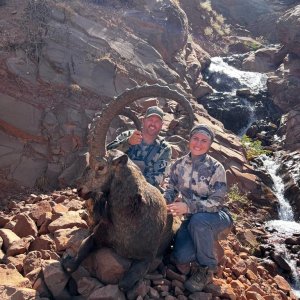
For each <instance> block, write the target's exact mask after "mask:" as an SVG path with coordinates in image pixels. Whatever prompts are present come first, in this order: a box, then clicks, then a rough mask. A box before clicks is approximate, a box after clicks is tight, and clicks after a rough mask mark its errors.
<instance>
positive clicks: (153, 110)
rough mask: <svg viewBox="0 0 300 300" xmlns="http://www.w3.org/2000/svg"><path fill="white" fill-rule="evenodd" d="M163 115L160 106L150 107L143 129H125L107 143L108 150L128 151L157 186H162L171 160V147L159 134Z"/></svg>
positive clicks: (146, 176) (145, 174)
mask: <svg viewBox="0 0 300 300" xmlns="http://www.w3.org/2000/svg"><path fill="white" fill-rule="evenodd" d="M163 116H164V113H163V111H162V110H161V109H160V108H159V107H158V106H151V107H149V108H148V109H147V111H146V114H145V116H144V119H143V123H142V125H143V126H142V131H139V130H128V131H125V132H123V133H121V134H120V135H118V136H117V137H116V139H115V140H114V141H112V142H111V143H110V144H108V145H107V150H110V149H118V150H121V151H123V152H124V153H126V154H127V155H128V156H129V158H130V159H131V160H132V161H134V162H135V163H136V164H137V165H138V166H139V168H140V169H141V171H142V173H143V175H144V176H145V178H146V180H147V181H148V182H149V183H150V184H152V185H154V186H155V187H157V188H160V184H161V182H162V180H163V177H164V174H165V172H166V169H167V166H168V164H169V162H170V160H171V147H170V145H169V144H168V143H167V142H166V141H165V140H164V139H163V138H162V137H160V136H159V133H160V131H161V129H162V125H163Z"/></svg>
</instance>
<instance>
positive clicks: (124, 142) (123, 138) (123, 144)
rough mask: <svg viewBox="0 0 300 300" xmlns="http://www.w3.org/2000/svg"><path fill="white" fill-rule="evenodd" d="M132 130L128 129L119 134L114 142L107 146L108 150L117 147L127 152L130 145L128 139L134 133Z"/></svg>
mask: <svg viewBox="0 0 300 300" xmlns="http://www.w3.org/2000/svg"><path fill="white" fill-rule="evenodd" d="M132 132H133V131H132V130H127V131H124V132H122V133H121V134H119V135H118V136H117V137H116V138H115V139H114V140H113V141H112V142H110V143H109V144H108V145H107V146H106V149H107V150H112V149H117V150H120V151H123V152H126V151H127V150H128V149H129V147H130V145H129V144H128V139H129V137H130V136H131V134H132Z"/></svg>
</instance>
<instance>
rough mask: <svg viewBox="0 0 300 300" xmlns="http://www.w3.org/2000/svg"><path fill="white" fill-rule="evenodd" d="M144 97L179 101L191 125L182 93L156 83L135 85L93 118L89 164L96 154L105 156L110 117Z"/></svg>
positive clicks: (188, 111) (190, 107)
mask: <svg viewBox="0 0 300 300" xmlns="http://www.w3.org/2000/svg"><path fill="white" fill-rule="evenodd" d="M145 97H162V98H167V99H172V100H175V101H176V102H177V103H179V104H180V105H181V106H182V107H183V108H184V109H185V110H186V112H187V113H188V115H189V125H190V127H192V126H193V122H194V118H195V117H194V112H193V108H192V106H191V104H190V102H189V101H188V100H187V99H186V98H185V96H184V95H182V94H180V93H179V92H177V91H175V90H171V89H170V88H169V87H167V86H161V85H158V84H154V85H144V86H137V87H134V88H132V89H126V90H125V91H124V92H123V93H122V94H120V95H119V96H118V97H116V98H114V100H112V101H111V102H110V103H109V104H108V105H107V106H106V108H104V109H103V110H102V112H101V113H100V114H99V115H98V116H97V117H96V118H94V120H93V122H92V124H91V125H92V128H91V133H92V134H91V138H90V140H89V143H90V164H92V163H93V160H94V159H95V157H96V156H105V153H106V149H105V141H106V134H107V131H108V129H109V126H110V123H111V121H112V119H113V118H114V117H115V116H116V115H118V114H120V113H121V112H122V111H123V110H124V107H125V106H127V105H129V104H130V103H132V102H134V101H136V100H138V99H141V98H145Z"/></svg>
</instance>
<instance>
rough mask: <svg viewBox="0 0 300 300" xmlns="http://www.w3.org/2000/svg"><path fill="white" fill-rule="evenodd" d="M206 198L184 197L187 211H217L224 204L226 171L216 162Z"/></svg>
mask: <svg viewBox="0 0 300 300" xmlns="http://www.w3.org/2000/svg"><path fill="white" fill-rule="evenodd" d="M208 189H209V193H208V197H207V199H203V200H202V199H201V200H199V199H198V200H195V199H185V202H186V204H187V205H188V208H189V213H191V214H194V213H198V212H218V211H220V209H221V208H222V207H223V206H224V200H225V195H226V191H227V183H226V172H225V169H224V167H223V165H221V164H218V165H217V167H216V169H215V172H214V173H213V175H212V177H211V180H210V182H209V186H208Z"/></svg>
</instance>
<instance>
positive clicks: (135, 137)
mask: <svg viewBox="0 0 300 300" xmlns="http://www.w3.org/2000/svg"><path fill="white" fill-rule="evenodd" d="M142 140H143V137H142V133H141V132H140V131H139V130H135V131H134V132H133V133H132V134H131V136H130V137H129V139H128V144H129V145H138V144H140V143H141V142H142Z"/></svg>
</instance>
